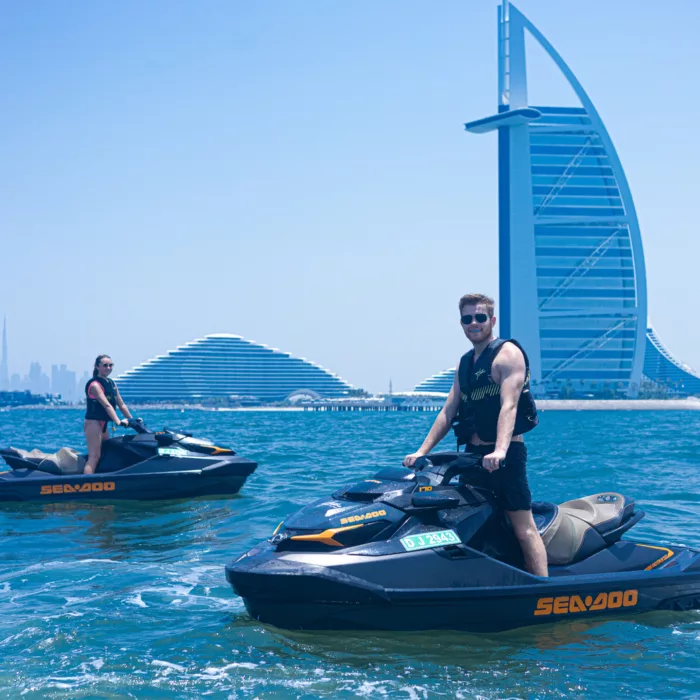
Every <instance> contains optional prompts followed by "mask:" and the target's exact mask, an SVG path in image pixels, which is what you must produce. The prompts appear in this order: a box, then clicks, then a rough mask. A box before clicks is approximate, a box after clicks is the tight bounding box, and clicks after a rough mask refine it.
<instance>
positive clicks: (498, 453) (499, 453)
mask: <svg viewBox="0 0 700 700" xmlns="http://www.w3.org/2000/svg"><path fill="white" fill-rule="evenodd" d="M505 458H506V451H505V450H494V451H493V452H492V453H491V454H488V455H485V456H484V458H483V459H482V460H481V464H482V466H483V467H484V469H486V471H487V472H495V471H496V469H500V467H501V465H502V463H503V462H504V461H505Z"/></svg>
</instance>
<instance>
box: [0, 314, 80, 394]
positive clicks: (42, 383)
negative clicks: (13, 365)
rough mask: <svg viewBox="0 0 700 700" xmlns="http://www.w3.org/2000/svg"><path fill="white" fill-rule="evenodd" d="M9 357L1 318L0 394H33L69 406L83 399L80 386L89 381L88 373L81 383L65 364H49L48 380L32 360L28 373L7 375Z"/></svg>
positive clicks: (4, 328)
mask: <svg viewBox="0 0 700 700" xmlns="http://www.w3.org/2000/svg"><path fill="white" fill-rule="evenodd" d="M8 355H9V341H8V333H7V318H3V324H2V355H1V356H0V391H30V392H31V393H32V394H52V395H54V396H58V395H60V396H61V399H62V400H63V401H68V402H69V403H75V402H77V401H79V400H81V399H82V385H84V384H85V383H86V382H87V381H88V379H89V378H90V376H91V373H90V372H87V371H86V372H84V373H83V375H82V377H81V379H80V380H78V378H77V373H76V372H74V371H72V370H70V369H68V367H67V366H66V365H65V364H52V365H51V376H50V377H49V375H47V374H45V373H44V371H43V369H42V366H41V364H40V363H39V362H37V361H35V360H32V361H30V363H29V371H28V372H27V374H25V375H24V376H22V375H21V373H20V372H12V373H10V371H9V366H8V365H9V363H8ZM81 383H82V385H81Z"/></svg>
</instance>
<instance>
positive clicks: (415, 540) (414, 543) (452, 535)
mask: <svg viewBox="0 0 700 700" xmlns="http://www.w3.org/2000/svg"><path fill="white" fill-rule="evenodd" d="M461 542H462V540H460V539H459V536H458V535H457V533H456V532H453V531H452V530H438V531H437V532H424V533H423V534H422V535H409V536H408V537H402V538H401V544H402V545H403V548H404V549H405V550H406V551H407V552H414V551H415V550H417V549H431V548H432V547H444V546H445V545H446V544H460V543H461Z"/></svg>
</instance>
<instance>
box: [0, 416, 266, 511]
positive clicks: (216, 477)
mask: <svg viewBox="0 0 700 700" xmlns="http://www.w3.org/2000/svg"><path fill="white" fill-rule="evenodd" d="M129 427H131V428H133V429H134V430H135V431H136V433H137V434H136V435H125V436H123V437H118V438H112V439H111V440H106V441H105V442H103V443H102V456H101V458H100V462H99V464H98V465H97V470H96V473H95V474H84V473H83V469H84V467H85V461H86V456H85V455H80V454H78V452H76V451H75V450H72V449H70V448H67V447H63V448H61V449H60V450H59V451H58V452H56V453H53V454H45V453H43V452H40V451H39V450H32V451H31V452H27V451H26V450H20V449H16V448H12V447H11V448H7V449H0V457H1V458H2V459H4V460H5V462H6V463H7V464H8V465H9V466H10V467H11V470H8V471H5V472H0V501H43V502H50V501H67V500H68V501H73V500H123V499H129V500H163V499H175V498H195V497H198V496H230V495H233V494H235V493H238V491H240V489H241V487H242V486H243V484H244V482H245V480H246V479H247V478H248V476H249V475H250V474H252V473H253V472H254V471H255V468H256V467H257V463H256V462H253V461H251V460H249V459H245V458H244V457H239V456H238V455H236V454H235V452H234V451H233V450H231V449H229V448H227V447H217V446H216V445H214V444H213V443H212V442H209V441H208V440H200V439H198V438H193V437H192V436H191V435H189V434H188V433H181V432H173V431H170V430H163V431H160V432H157V433H152V432H151V431H150V430H148V428H146V426H145V425H144V424H143V422H142V421H140V420H130V421H129Z"/></svg>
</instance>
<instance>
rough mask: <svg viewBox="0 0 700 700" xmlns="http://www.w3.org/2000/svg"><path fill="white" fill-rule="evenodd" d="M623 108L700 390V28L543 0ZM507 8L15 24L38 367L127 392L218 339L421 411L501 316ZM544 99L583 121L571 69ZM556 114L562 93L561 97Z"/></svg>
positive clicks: (1, 174) (4, 180)
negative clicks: (699, 122)
mask: <svg viewBox="0 0 700 700" xmlns="http://www.w3.org/2000/svg"><path fill="white" fill-rule="evenodd" d="M517 4H518V7H519V8H520V9H521V10H522V11H523V12H525V14H527V15H528V16H529V18H530V19H531V20H532V21H533V22H534V23H535V24H536V25H537V26H538V27H539V28H540V30H541V31H542V32H543V33H544V34H545V36H547V37H548V38H549V40H550V41H551V42H552V43H553V44H554V46H555V47H556V48H557V49H558V50H559V52H560V53H561V54H562V56H563V57H564V59H565V60H566V61H567V62H568V63H569V65H570V66H571V67H572V69H573V70H574V72H575V73H576V74H577V75H578V77H579V79H580V80H581V82H582V84H583V85H584V87H585V89H586V90H587V91H588V93H589V95H590V96H591V98H592V99H593V101H594V103H595V104H596V106H597V107H598V110H599V112H600V114H601V116H602V117H603V120H604V121H605V122H606V124H607V126H608V129H609V131H610V134H611V136H612V138H613V141H614V143H615V145H616V147H617V149H618V151H619V153H620V156H621V158H622V162H623V164H624V165H625V168H626V170H627V174H628V177H629V181H630V185H631V187H632V192H633V195H634V198H635V202H636V205H637V208H638V213H639V217H640V221H641V226H642V235H643V239H644V246H645V252H646V263H647V273H648V285H649V301H650V315H651V320H652V322H653V323H654V324H655V326H656V328H657V330H658V331H659V334H660V336H661V337H662V339H663V340H664V342H665V343H666V344H667V345H668V346H669V347H670V348H671V350H672V351H673V352H674V353H675V354H676V355H678V356H679V357H680V358H682V359H683V360H685V361H686V362H688V363H689V364H691V365H693V366H695V367H697V368H700V347H698V345H697V343H696V338H697V337H698V334H697V330H696V318H697V317H696V313H695V309H696V307H697V301H698V288H699V285H700V281H699V277H698V272H697V267H698V260H700V240H699V238H698V236H697V235H696V213H695V207H696V203H697V200H698V195H697V192H696V189H697V183H698V180H699V178H698V163H700V141H699V139H698V137H697V127H696V115H697V114H698V111H697V108H698V106H699V104H698V102H699V98H698V91H697V89H696V87H695V82H696V65H697V59H698V51H699V50H698V42H697V27H698V20H699V19H700V4H698V3H697V2H696V1H695V0H676V2H673V3H657V2H639V1H637V2H632V1H631V0H616V2H614V3H611V2H610V0H586V1H585V2H583V1H581V2H557V1H555V0H521V2H520V3H517ZM496 5H497V3H496V1H495V0H460V1H456V0H441V2H427V1H426V0H420V1H411V0H353V1H352V2H351V1H349V0H346V1H345V2H341V1H336V2H328V1H327V0H286V1H284V2H283V1H281V0H275V1H272V0H258V1H256V2H243V1H237V2H232V1H230V0H221V1H214V0H202V1H201V2H196V3H195V2H190V1H189V0H188V1H182V0H167V1H166V0H153V1H152V2H148V3H144V2H141V0H121V1H120V2H107V1H106V0H80V1H77V0H65V1H64V2H60V3H58V2H54V3H48V2H45V3H39V4H37V3H27V2H22V1H21V0H7V1H6V2H4V3H2V4H1V5H0V32H2V34H1V37H2V40H1V41H0V83H1V84H2V86H3V88H2V93H1V95H0V134H1V136H0V149H1V150H0V197H1V198H2V201H1V205H0V260H1V261H2V268H1V271H0V315H2V313H6V314H7V317H8V325H9V330H10V351H11V355H10V370H11V372H21V373H22V374H24V373H26V371H27V368H28V364H29V362H30V360H38V361H40V362H41V363H42V365H44V366H45V368H47V366H50V364H51V363H58V362H62V363H67V364H68V365H69V366H70V367H71V368H73V369H75V370H77V371H78V372H79V374H80V373H82V371H83V370H84V369H88V368H89V367H90V366H91V363H92V360H93V358H94V356H95V355H96V354H98V353H101V352H107V353H110V354H111V355H112V356H113V357H114V359H115V361H116V363H117V370H118V371H122V370H124V369H128V368H129V367H131V366H132V365H134V364H136V363H138V362H141V361H144V360H146V359H148V358H149V357H151V356H153V355H155V354H158V353H163V352H165V351H166V350H168V349H171V348H173V347H175V346H177V345H179V344H183V343H185V342H187V341H189V340H191V339H193V338H195V337H200V336H202V335H205V334H208V333H221V332H224V333H236V334H239V335H242V336H244V337H246V338H249V339H252V340H256V341H258V342H263V343H266V344H268V345H271V346H273V347H278V348H280V349H283V350H286V351H289V352H292V353H293V354H295V355H299V356H302V357H306V358H308V359H312V360H314V361H316V362H319V363H320V364H322V365H324V366H325V367H328V368H330V369H332V370H333V371H335V372H337V373H338V374H340V375H341V376H342V377H343V378H345V379H347V380H348V381H350V382H351V383H353V384H355V385H358V386H363V387H365V388H368V389H370V390H374V391H377V390H385V389H386V388H387V386H388V382H389V377H392V378H393V381H394V388H395V389H410V388H412V387H413V385H414V384H415V383H416V382H418V381H420V380H421V379H423V378H425V377H426V376H428V375H430V374H433V373H434V372H437V371H440V370H442V369H445V368H447V367H449V366H453V365H454V364H455V362H456V360H457V359H458V357H459V355H460V354H461V353H462V352H463V351H464V347H465V341H464V338H463V337H462V335H461V330H460V328H459V326H458V322H457V311H456V301H457V299H458V298H459V296H460V295H461V294H462V293H464V292H466V291H485V292H492V293H494V294H496V293H497V290H498V285H497V277H496V275H497V241H496V232H497V192H496V175H497V171H496V137H495V136H494V135H490V136H482V137H477V136H470V135H467V134H466V133H464V131H463V126H462V125H463V122H464V121H468V120H471V119H475V118H479V117H482V116H486V115H488V114H491V113H493V112H494V110H495V106H496V92H497V90H496ZM532 67H533V69H534V68H536V67H540V68H541V73H540V76H541V79H540V81H539V83H537V81H536V80H535V76H532V77H531V102H533V103H537V102H542V101H547V102H549V103H556V102H557V101H558V100H559V97H560V96H561V100H559V101H560V102H561V101H563V100H564V95H563V94H561V95H560V93H559V92H558V90H559V86H558V83H557V78H556V76H554V75H553V74H552V72H551V71H549V72H548V67H547V66H546V65H542V66H538V60H537V57H536V56H533V63H532ZM540 95H541V97H539V96H540Z"/></svg>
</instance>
